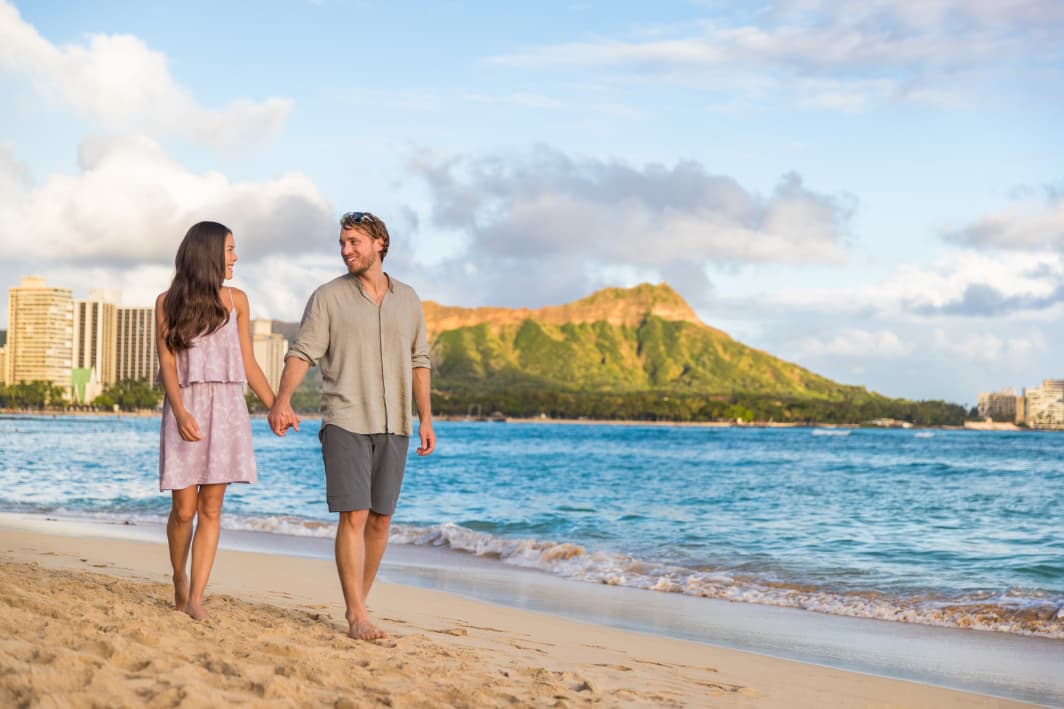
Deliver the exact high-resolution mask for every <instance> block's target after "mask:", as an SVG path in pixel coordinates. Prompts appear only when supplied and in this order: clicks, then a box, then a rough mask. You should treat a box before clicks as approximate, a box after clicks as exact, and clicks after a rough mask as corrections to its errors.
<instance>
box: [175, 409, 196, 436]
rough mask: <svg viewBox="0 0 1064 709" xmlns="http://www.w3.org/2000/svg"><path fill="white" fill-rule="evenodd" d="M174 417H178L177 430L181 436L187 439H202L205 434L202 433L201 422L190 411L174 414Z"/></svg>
mask: <svg viewBox="0 0 1064 709" xmlns="http://www.w3.org/2000/svg"><path fill="white" fill-rule="evenodd" d="M174 418H175V419H177V432H178V433H179V434H181V438H183V439H185V440H186V441H202V440H203V436H201V435H200V430H199V424H198V423H196V419H195V417H194V416H193V415H192V414H190V413H189V412H187V411H185V412H183V413H180V414H177V413H175V414H174Z"/></svg>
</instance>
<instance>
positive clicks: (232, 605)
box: [0, 523, 1030, 708]
mask: <svg viewBox="0 0 1064 709" xmlns="http://www.w3.org/2000/svg"><path fill="white" fill-rule="evenodd" d="M7 524H8V525H9V523H7ZM208 591H209V598H208V609H209V611H210V613H211V615H212V617H211V619H210V620H208V621H205V622H200V623H197V622H194V621H192V620H191V619H190V618H188V617H187V616H185V615H183V614H180V613H177V612H175V611H173V610H171V607H170V606H171V603H170V602H171V595H172V587H171V586H170V584H169V583H168V564H167V560H166V553H165V546H164V545H163V544H161V543H151V542H143V541H127V540H118V539H107V538H91V537H86V536H76V535H72V534H70V533H66V534H63V533H57V534H50V533H42V532H41V531H40V530H39V529H33V530H30V529H28V528H25V527H24V528H19V527H18V526H3V527H0V608H2V609H3V610H2V612H0V637H2V638H3V640H0V704H2V705H4V706H90V705H91V706H153V707H155V706H188V707H197V706H224V705H231V704H246V705H249V706H336V707H357V706H377V705H385V706H396V707H406V706H410V707H416V706H426V707H427V706H502V705H506V706H578V705H596V704H597V705H602V706H720V707H883V708H886V707H958V708H959V707H1011V706H1030V705H1027V704H1023V703H1020V702H1012V701H1007V700H1002V699H997V698H993V697H987V696H981V695H977V694H970V693H965V692H960V691H954V690H949V689H943V688H939V687H934V686H929V685H923V684H917V683H912V682H906V681H901V680H894V679H887V678H881V677H874V676H869V675H864V674H859V673H854V672H846V671H842V670H837V669H831V668H826V667H821V666H817V665H811V664H804V663H800V662H793V661H788V660H781V659H775V658H771V657H767V656H762V655H757V654H753V653H746V652H741V651H737V650H731V649H724V648H718V647H714V646H711V645H706V644H702V643H694V642H687V641H682V640H675V639H669V638H662V637H656V636H653V635H647V634H641V633H636V632H630V631H624V630H618V629H614V628H608V627H602V626H596V625H589V624H583V623H579V622H575V621H571V620H565V619H560V618H557V617H554V616H551V615H547V614H542V613H535V612H530V611H523V610H516V609H512V608H506V607H502V606H498V605H494V604H490V603H484V602H480V601H474V600H469V599H466V598H463V597H460V596H456V595H452V594H448V593H443V592H438V591H433V590H428V589H421V588H413V587H409V586H403V585H396V584H387V583H380V584H379V585H378V586H376V587H375V588H374V591H373V594H372V596H371V598H370V602H371V603H370V605H371V611H372V612H373V613H374V614H375V616H376V617H377V618H378V619H379V620H380V621H381V622H382V624H383V626H384V628H385V629H386V630H387V631H388V632H389V633H390V637H389V638H388V639H386V640H383V641H378V642H372V643H370V642H358V641H354V640H350V639H349V638H347V637H345V635H344V634H343V628H344V625H343V622H342V621H343V607H342V604H341V603H340V598H339V589H338V584H337V581H336V577H335V570H334V567H333V564H332V563H331V562H329V561H326V560H320V559H308V558H299V557H292V556H280V555H271V554H263V553H251V552H241V551H233V550H226V549H223V550H221V551H220V553H219V556H218V561H217V564H216V567H215V571H214V574H213V576H212V583H211V586H210V588H209V589H208Z"/></svg>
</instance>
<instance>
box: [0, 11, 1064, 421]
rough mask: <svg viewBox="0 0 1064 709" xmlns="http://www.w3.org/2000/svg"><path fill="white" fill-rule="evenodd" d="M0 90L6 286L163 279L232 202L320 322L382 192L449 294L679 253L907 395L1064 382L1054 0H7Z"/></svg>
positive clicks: (413, 255) (825, 364)
mask: <svg viewBox="0 0 1064 709" xmlns="http://www.w3.org/2000/svg"><path fill="white" fill-rule="evenodd" d="M0 96H2V97H3V105H4V107H5V108H4V111H2V112H0V254H2V258H0V288H3V289H4V290H5V291H6V289H7V288H8V287H9V286H11V285H15V284H17V282H18V279H19V278H20V277H21V276H22V275H29V274H34V275H41V276H44V277H46V278H47V279H48V281H49V282H51V283H54V284H57V285H64V286H68V287H71V288H73V289H74V294H75V296H76V297H84V296H86V295H87V294H88V289H89V288H93V287H101V286H103V287H108V288H112V289H115V290H117V291H118V292H119V294H120V295H119V297H120V300H121V301H122V302H123V303H124V304H128V305H141V304H143V305H148V304H150V303H151V302H152V301H153V299H154V295H155V294H156V293H158V292H159V291H160V290H163V289H165V287H166V285H167V283H168V281H169V278H170V275H171V269H172V262H173V254H174V251H175V250H176V246H177V243H178V242H179V241H180V238H181V236H182V235H183V234H184V231H185V230H186V229H187V227H188V226H189V225H191V224H192V223H193V222H195V221H198V220H200V219H215V220H219V221H222V222H223V223H226V224H227V225H228V226H230V227H231V228H232V229H233V232H234V236H235V238H236V242H237V249H238V253H239V255H240V257H241V260H240V262H239V263H238V264H237V269H236V278H235V283H236V285H239V286H240V287H242V288H244V289H245V290H247V291H248V294H249V296H250V299H251V303H252V307H253V309H254V310H255V311H257V314H258V315H260V316H262V317H270V318H275V319H281V320H297V319H298V318H299V316H300V314H301V312H302V306H303V303H304V302H305V300H306V297H307V295H308V294H309V293H310V292H311V291H312V290H313V288H314V287H315V286H316V285H317V284H319V283H321V282H323V281H325V280H327V279H329V278H331V277H333V276H335V275H337V274H339V273H341V272H342V271H343V265H342V263H341V262H340V259H339V257H338V254H337V249H336V246H335V244H336V226H335V225H336V218H337V216H338V215H339V214H340V213H342V212H344V211H347V210H351V209H360V210H370V211H373V212H375V213H377V214H378V215H380V216H382V217H383V218H384V219H385V220H386V222H387V223H388V225H389V228H390V230H391V232H392V236H393V247H392V250H391V252H390V253H389V256H388V259H387V261H386V262H385V266H386V269H387V270H388V271H389V272H390V273H392V274H393V275H394V276H396V277H397V278H400V279H402V280H406V281H408V282H410V283H411V284H413V285H414V286H415V287H416V288H417V290H418V291H419V293H420V294H421V296H422V298H424V299H431V300H436V301H438V302H442V303H446V304H450V305H462V306H477V305H500V306H514V307H518V306H521V307H533V308H534V307H540V306H544V305H553V304H560V303H564V302H568V301H571V300H574V299H576V298H579V297H582V296H584V295H587V294H589V293H591V292H592V291H594V290H596V289H598V288H602V287H605V286H630V285H635V284H637V283H640V282H644V281H649V282H655V283H656V282H661V281H667V282H668V283H670V284H671V285H673V287H675V288H676V290H677V291H678V292H679V293H680V294H681V295H682V296H684V297H685V298H686V299H687V300H688V302H690V303H691V305H692V306H693V307H694V308H695V310H696V311H697V312H698V313H699V315H700V317H701V318H702V319H703V320H704V321H705V322H706V323H708V324H710V325H713V326H715V327H718V328H720V329H723V330H725V331H726V332H729V333H730V334H731V335H732V336H733V337H735V338H737V339H739V340H740V341H742V342H745V343H746V344H749V345H752V346H754V347H757V348H760V349H764V350H766V351H769V352H771V353H773V354H776V355H778V356H781V357H783V358H785V359H788V360H791V361H795V362H798V363H799V364H802V365H804V366H807V367H809V368H811V369H813V370H814V371H817V372H819V373H822V374H825V375H827V376H829V377H832V378H834V379H836V380H839V381H842V382H845V383H851V384H861V385H865V386H867V387H869V388H870V389H873V390H876V391H879V392H881V393H884V394H887V395H891V396H903V397H909V398H920V399H938V398H944V399H947V400H950V401H956V402H959V403H967V404H972V403H974V402H975V400H976V397H977V395H978V392H979V391H981V390H990V389H998V388H1001V387H1005V386H1011V387H1015V388H1017V389H1018V388H1020V387H1024V386H1034V385H1037V384H1039V383H1040V382H1041V380H1042V379H1044V378H1060V377H1064V365H1062V364H1061V357H1060V356H1059V353H1060V352H1061V349H1062V346H1064V332H1062V328H1061V327H1060V324H1061V320H1062V314H1064V167H1062V166H1064V138H1062V136H1064V131H1062V130H1061V129H1060V127H1059V126H1061V125H1064V110H1062V108H1064V5H1061V3H1059V2H1055V1H1036V0H996V1H990V0H967V1H952V0H929V1H927V2H920V3H896V2H886V1H881V0H873V1H871V2H866V3H829V2H818V1H817V0H794V1H784V2H777V3H771V2H770V3H757V4H742V3H725V2H713V1H704V2H696V1H691V2H659V3H635V2H631V3H629V2H601V3H596V2H541V3H535V4H532V3H520V4H519V3H495V2H441V3H402V2H399V3H376V2H357V3H356V2H331V1H330V0H321V1H319V2H294V1H293V2H270V3H262V4H249V3H221V4H220V5H216V4H214V3H206V2H186V3H181V4H175V3H161V2H144V3H111V2H94V3H85V4H74V3H67V2H48V1H36V2H32V3H31V2H17V3H14V4H12V3H10V2H7V0H0ZM0 318H3V320H2V321H0V327H5V326H6V313H0Z"/></svg>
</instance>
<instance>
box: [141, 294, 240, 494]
mask: <svg viewBox="0 0 1064 709" xmlns="http://www.w3.org/2000/svg"><path fill="white" fill-rule="evenodd" d="M232 298H233V292H232V290H230V291H229V299H230V302H231V303H232ZM177 381H178V384H179V386H180V387H181V400H182V402H183V403H184V405H185V408H186V409H188V411H189V412H190V413H191V414H192V416H193V417H195V419H196V423H197V424H199V430H200V435H201V436H202V440H199V441H186V440H184V439H182V438H181V434H180V433H178V432H177V419H176V418H175V417H174V412H173V409H172V408H171V407H170V402H169V401H168V400H164V401H163V420H162V430H161V434H160V437H159V490H160V491H165V490H183V489H184V488H186V487H188V486H190V485H205V484H212V483H253V482H255V481H256V479H257V475H256V469H255V452H254V450H253V449H252V446H251V417H250V416H249V415H248V407H247V403H246V402H245V401H244V384H245V383H246V382H247V376H246V375H245V373H244V359H243V357H242V355H241V353H240V334H239V331H238V329H237V318H236V306H235V303H233V308H232V310H230V312H229V319H228V320H227V321H226V322H225V323H224V324H223V325H222V326H221V327H219V328H218V329H217V330H215V331H214V332H212V333H210V334H209V335H203V336H200V337H197V338H195V339H194V340H193V341H192V346H191V347H189V348H188V349H186V350H181V351H180V352H178V353H177Z"/></svg>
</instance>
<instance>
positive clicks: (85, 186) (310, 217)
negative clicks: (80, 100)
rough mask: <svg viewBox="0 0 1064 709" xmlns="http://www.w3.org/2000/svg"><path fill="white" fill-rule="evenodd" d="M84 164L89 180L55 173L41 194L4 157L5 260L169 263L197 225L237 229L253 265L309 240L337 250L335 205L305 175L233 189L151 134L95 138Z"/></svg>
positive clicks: (1, 235)
mask: <svg viewBox="0 0 1064 709" xmlns="http://www.w3.org/2000/svg"><path fill="white" fill-rule="evenodd" d="M0 158H3V154H2V153H0ZM79 163H80V168H81V171H80V173H78V174H53V175H51V176H49V177H48V178H47V179H46V180H45V181H44V182H43V183H42V184H41V185H40V186H39V187H33V186H30V185H28V184H26V183H25V182H24V181H20V180H18V179H16V178H13V177H11V175H12V173H17V171H16V170H15V169H14V168H12V164H13V161H12V160H11V159H10V158H8V159H6V160H4V159H0V250H2V251H3V252H4V253H5V255H6V254H18V258H19V259H20V260H23V261H25V262H26V263H28V264H30V263H33V262H35V261H38V260H39V261H44V262H48V263H52V264H54V265H57V266H61V265H62V264H64V263H77V264H80V265H82V266H86V265H94V264H106V265H108V266H113V267H121V266H123V265H127V266H130V267H132V266H133V265H136V264H161V263H168V262H171V261H172V259H173V255H174V252H175V250H176V248H177V244H178V242H179V241H180V239H181V237H182V236H183V235H184V233H185V231H186V230H187V229H188V227H189V226H190V225H192V224H193V223H195V222H197V221H200V220H203V219H212V220H217V221H221V222H222V223H224V224H226V225H227V226H229V227H230V228H231V229H233V232H234V235H235V236H236V238H237V248H238V252H239V253H240V254H241V255H242V256H243V257H245V258H250V259H254V258H257V257H260V256H263V255H266V254H270V253H278V252H281V253H300V252H302V251H305V250H306V249H307V248H308V241H307V240H308V238H309V239H320V240H321V242H320V243H321V247H320V248H321V249H323V250H325V249H328V248H329V247H330V246H331V244H332V238H333V233H332V232H333V229H334V226H333V225H334V218H333V215H332V209H331V206H330V205H329V203H328V201H327V200H326V199H325V198H324V197H323V196H322V195H321V193H320V192H319V191H318V189H317V187H316V186H315V185H314V184H313V183H312V182H311V181H310V180H309V179H308V178H307V177H305V176H303V175H301V174H298V173H292V174H288V175H284V176H282V177H279V178H276V179H273V180H267V181H262V182H236V183H234V182H231V181H230V180H229V179H228V178H226V177H225V176H224V175H222V174H220V173H217V172H206V173H193V172H190V171H188V170H187V169H185V168H184V167H183V166H181V165H180V164H178V163H177V162H175V161H174V160H172V159H171V158H170V157H169V156H167V155H166V154H165V153H164V151H163V150H162V148H161V147H160V146H159V145H158V144H156V143H155V142H153V141H151V140H149V139H148V138H145V137H143V136H125V137H117V138H98V139H92V140H89V141H86V142H85V143H84V144H83V145H82V146H81V150H80V153H79ZM26 235H32V238H27V236H26ZM311 243H312V244H313V243H314V242H313V241H312V242H311ZM310 248H312V249H314V248H315V247H314V246H311V247H310Z"/></svg>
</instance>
